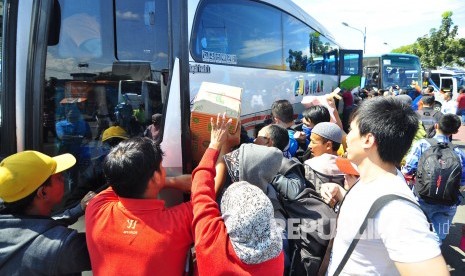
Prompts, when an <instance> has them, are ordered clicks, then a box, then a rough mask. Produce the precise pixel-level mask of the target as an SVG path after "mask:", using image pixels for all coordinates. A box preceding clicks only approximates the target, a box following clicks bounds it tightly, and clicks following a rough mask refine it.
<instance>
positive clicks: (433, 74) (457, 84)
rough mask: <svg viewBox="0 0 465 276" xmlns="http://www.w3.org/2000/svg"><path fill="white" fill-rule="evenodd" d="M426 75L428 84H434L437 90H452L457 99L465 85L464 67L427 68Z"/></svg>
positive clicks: (454, 97)
mask: <svg viewBox="0 0 465 276" xmlns="http://www.w3.org/2000/svg"><path fill="white" fill-rule="evenodd" d="M425 75H426V79H427V81H428V84H429V85H432V86H433V87H434V89H435V91H439V89H443V90H444V92H451V93H452V99H454V100H455V99H457V97H458V93H459V91H460V89H461V88H462V87H465V70H463V69H462V70H461V69H456V68H438V69H435V70H426V71H425Z"/></svg>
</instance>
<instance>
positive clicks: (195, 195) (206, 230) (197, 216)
mask: <svg viewBox="0 0 465 276" xmlns="http://www.w3.org/2000/svg"><path fill="white" fill-rule="evenodd" d="M210 122H211V125H212V131H211V137H210V145H209V146H208V149H207V151H206V152H205V154H204V155H203V157H202V160H201V161H200V163H199V165H198V166H197V168H196V169H195V170H194V172H193V173H192V205H193V211H194V219H193V222H192V225H193V227H194V231H195V243H196V244H198V243H200V242H201V241H205V240H206V239H208V238H210V237H213V236H214V232H215V231H219V230H220V227H219V226H220V225H219V224H222V223H223V221H222V220H221V213H220V210H219V209H218V204H217V203H216V201H215V198H216V193H215V175H216V171H215V164H216V161H217V158H218V155H219V151H220V149H221V147H222V146H223V144H224V143H225V141H226V139H227V135H228V134H227V131H228V129H229V126H230V125H231V120H228V122H225V118H224V115H223V117H222V118H220V116H219V115H218V117H217V119H216V122H214V121H213V119H211V120H210Z"/></svg>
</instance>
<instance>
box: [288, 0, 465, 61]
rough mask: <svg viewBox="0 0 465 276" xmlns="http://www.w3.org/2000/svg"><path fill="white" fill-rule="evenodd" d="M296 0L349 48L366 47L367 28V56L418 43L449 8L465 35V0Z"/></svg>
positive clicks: (453, 19)
mask: <svg viewBox="0 0 465 276" xmlns="http://www.w3.org/2000/svg"><path fill="white" fill-rule="evenodd" d="M292 1H293V2H295V3H296V4H297V5H299V6H300V7H301V8H302V9H303V10H305V11H306V12H307V13H308V14H310V15H311V16H312V17H313V18H315V19H316V20H317V21H319V22H320V23H321V24H322V25H323V26H325V27H326V29H328V31H329V32H330V33H331V34H332V35H333V36H334V37H335V39H336V42H338V43H339V44H340V45H341V46H343V47H344V48H345V49H363V32H364V30H365V27H366V53H365V54H366V55H373V54H382V53H386V52H390V51H391V50H392V49H395V48H398V47H400V46H403V45H409V44H412V43H414V42H415V41H416V39H417V38H418V37H422V36H424V35H426V34H429V32H430V30H431V29H432V28H436V29H438V28H439V27H440V26H441V20H442V17H441V15H442V13H444V12H445V11H452V12H453V15H452V21H453V22H454V25H457V26H458V28H459V29H458V30H459V35H458V36H457V37H465V1H464V0H440V1H437V0H385V1H380V0H371V1H369V0H292ZM342 22H345V23H347V24H348V25H349V26H351V27H354V28H357V29H359V30H360V31H357V30H354V29H352V28H349V27H346V26H344V25H342ZM457 37H456V38H457Z"/></svg>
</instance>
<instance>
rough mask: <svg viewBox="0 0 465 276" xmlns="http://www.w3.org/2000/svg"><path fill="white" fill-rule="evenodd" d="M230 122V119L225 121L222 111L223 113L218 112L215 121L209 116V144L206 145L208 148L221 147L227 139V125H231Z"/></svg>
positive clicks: (218, 148) (217, 148)
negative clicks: (210, 129) (210, 128)
mask: <svg viewBox="0 0 465 276" xmlns="http://www.w3.org/2000/svg"><path fill="white" fill-rule="evenodd" d="M231 122H232V119H229V120H228V121H226V113H223V115H221V114H219V113H218V116H217V117H216V122H214V120H213V118H210V124H211V127H212V131H211V134H210V145H209V146H208V147H209V148H212V149H216V150H220V149H221V146H222V145H223V144H224V142H226V140H227V139H228V131H229V127H230V126H231Z"/></svg>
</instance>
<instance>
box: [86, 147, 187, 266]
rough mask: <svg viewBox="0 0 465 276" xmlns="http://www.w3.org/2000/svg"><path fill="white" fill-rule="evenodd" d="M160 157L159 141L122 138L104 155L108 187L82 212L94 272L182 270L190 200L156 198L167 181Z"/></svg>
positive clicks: (185, 249)
mask: <svg viewBox="0 0 465 276" xmlns="http://www.w3.org/2000/svg"><path fill="white" fill-rule="evenodd" d="M162 160H163V152H162V150H161V148H160V145H159V144H158V143H156V142H154V141H153V140H151V139H149V138H132V139H128V140H124V141H122V142H120V143H119V144H118V145H117V146H116V147H114V148H113V149H112V150H111V151H110V153H109V154H108V156H107V159H106V161H105V163H104V167H103V170H104V173H105V176H106V178H107V182H108V183H109V184H110V188H108V189H106V190H104V191H102V192H101V193H100V194H98V195H97V196H96V197H95V198H94V200H92V201H91V202H90V204H89V206H88V208H87V213H86V236H87V245H88V248H89V254H90V259H91V262H92V271H93V272H94V274H96V275H116V274H121V273H124V274H128V275H136V274H137V275H151V274H153V273H155V272H156V273H157V274H160V275H182V274H183V272H184V268H185V263H186V259H187V254H188V252H189V248H190V246H191V244H192V243H193V233H192V228H191V223H192V218H193V214H192V204H191V203H190V202H188V203H182V204H180V205H177V206H175V207H171V208H167V207H165V202H164V201H163V200H159V199H158V194H159V192H160V190H161V189H163V188H164V187H167V186H168V185H167V184H168V183H169V182H168V181H167V180H166V171H165V168H164V167H163V164H162ZM188 181H190V178H189V179H188ZM128 264H129V265H128Z"/></svg>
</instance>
